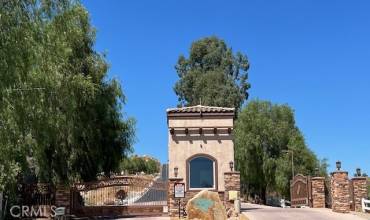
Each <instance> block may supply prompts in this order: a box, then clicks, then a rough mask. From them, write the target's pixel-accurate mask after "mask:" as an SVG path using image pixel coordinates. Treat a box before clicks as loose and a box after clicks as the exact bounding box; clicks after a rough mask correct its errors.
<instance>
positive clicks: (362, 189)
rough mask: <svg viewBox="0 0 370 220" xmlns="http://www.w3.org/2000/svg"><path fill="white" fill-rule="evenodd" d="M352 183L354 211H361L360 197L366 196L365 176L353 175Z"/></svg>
mask: <svg viewBox="0 0 370 220" xmlns="http://www.w3.org/2000/svg"><path fill="white" fill-rule="evenodd" d="M352 184H353V200H354V202H355V211H356V212H361V211H362V206H361V199H362V198H367V177H354V178H353V179H352Z"/></svg>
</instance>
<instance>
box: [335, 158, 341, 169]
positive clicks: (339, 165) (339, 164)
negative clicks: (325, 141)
mask: <svg viewBox="0 0 370 220" xmlns="http://www.w3.org/2000/svg"><path fill="white" fill-rule="evenodd" d="M335 166H336V167H337V170H338V171H339V170H340V168H342V162H340V161H339V160H338V161H337V162H336V163H335Z"/></svg>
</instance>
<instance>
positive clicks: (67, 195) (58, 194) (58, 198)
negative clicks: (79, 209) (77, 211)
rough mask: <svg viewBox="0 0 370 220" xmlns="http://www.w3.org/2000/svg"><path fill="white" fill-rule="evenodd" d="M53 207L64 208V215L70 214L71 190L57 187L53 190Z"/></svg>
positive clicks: (65, 187)
mask: <svg viewBox="0 0 370 220" xmlns="http://www.w3.org/2000/svg"><path fill="white" fill-rule="evenodd" d="M55 206H56V207H65V208H66V214H70V208H71V190H70V188H69V187H67V186H57V187H56V190H55Z"/></svg>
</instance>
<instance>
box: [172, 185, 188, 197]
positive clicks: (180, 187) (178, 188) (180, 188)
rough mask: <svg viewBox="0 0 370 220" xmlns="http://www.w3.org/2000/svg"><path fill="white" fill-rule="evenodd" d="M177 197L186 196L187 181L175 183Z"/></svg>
mask: <svg viewBox="0 0 370 220" xmlns="http://www.w3.org/2000/svg"><path fill="white" fill-rule="evenodd" d="M174 190H175V193H174V195H175V198H185V183H175V186H174Z"/></svg>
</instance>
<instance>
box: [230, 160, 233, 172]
mask: <svg viewBox="0 0 370 220" xmlns="http://www.w3.org/2000/svg"><path fill="white" fill-rule="evenodd" d="M229 166H230V171H233V169H234V162H232V161H230V162H229Z"/></svg>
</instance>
